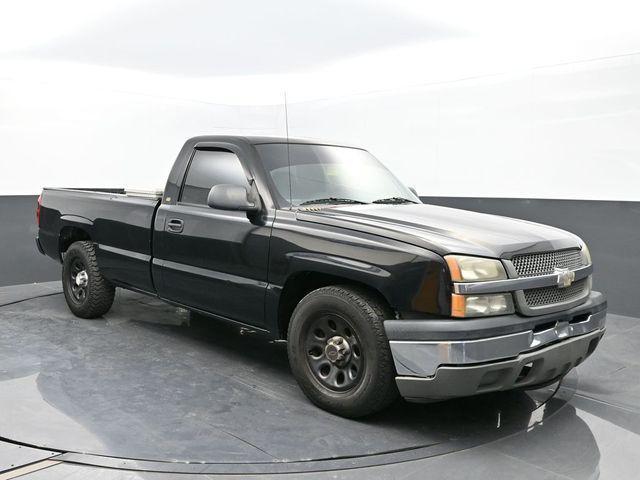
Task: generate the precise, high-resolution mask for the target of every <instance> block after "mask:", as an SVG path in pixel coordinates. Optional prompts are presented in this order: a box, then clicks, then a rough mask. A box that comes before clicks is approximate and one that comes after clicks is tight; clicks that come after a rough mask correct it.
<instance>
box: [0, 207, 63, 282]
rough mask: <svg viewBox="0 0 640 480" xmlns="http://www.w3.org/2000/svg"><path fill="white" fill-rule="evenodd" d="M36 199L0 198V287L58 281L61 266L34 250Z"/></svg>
mask: <svg viewBox="0 0 640 480" xmlns="http://www.w3.org/2000/svg"><path fill="white" fill-rule="evenodd" d="M37 199H38V197H37V196H32V195H24V196H23V195H20V196H2V197H0V286H5V285H18V284H21V283H32V282H46V281H49V280H58V279H59V278H60V265H59V264H57V263H56V262H55V261H54V260H52V259H50V258H49V257H45V256H43V255H40V253H39V252H38V250H37V249H36V243H35V238H36V231H37V226H36V203H37Z"/></svg>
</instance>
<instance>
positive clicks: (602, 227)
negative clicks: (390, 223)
mask: <svg viewBox="0 0 640 480" xmlns="http://www.w3.org/2000/svg"><path fill="white" fill-rule="evenodd" d="M36 199H37V197H36V196H3V197H0V221H1V222H2V230H1V232H2V233H1V235H0V286H3V285H14V284H21V283H31V282H44V281H49V280H56V279H58V278H59V277H60V266H59V265H58V264H57V263H56V262H54V261H53V260H51V259H50V258H48V257H44V256H42V255H40V254H39V253H38V251H37V250H36V247H35V243H34V238H35V234H36V224H35V205H36ZM422 199H423V201H424V202H425V203H433V204H437V205H446V206H450V207H455V208H464V209H467V210H475V211H478V212H486V213H495V214H498V215H506V216H510V217H517V218H523V219H526V220H531V221H534V222H540V223H546V224H548V225H553V226H556V227H560V228H563V229H565V230H570V231H572V232H574V233H576V234H578V235H580V236H581V237H582V238H583V239H584V240H585V241H586V242H587V244H588V245H589V248H590V250H591V255H592V257H593V261H594V264H595V276H594V287H595V288H597V289H599V290H602V291H604V292H606V293H607V296H608V297H609V309H610V311H612V312H614V313H618V314H622V315H630V316H637V314H638V311H640V293H639V292H637V288H638V286H639V285H638V284H639V283H640V202H606V201H582V200H523V199H504V198H452V197H422Z"/></svg>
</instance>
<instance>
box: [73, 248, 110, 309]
mask: <svg viewBox="0 0 640 480" xmlns="http://www.w3.org/2000/svg"><path fill="white" fill-rule="evenodd" d="M82 272H85V273H84V274H83V273H82ZM78 275H81V279H80V280H77V279H78ZM81 280H84V281H81ZM82 284H84V287H82V286H81V285H82ZM62 288H63V290H64V298H65V299H66V301H67V305H68V306H69V309H70V310H71V311H72V312H73V314H74V315H75V316H76V317H80V318H98V317H101V316H102V315H104V314H105V313H107V312H108V311H109V309H110V308H111V305H112V304H113V299H114V296H115V292H116V289H115V287H114V286H113V285H112V284H111V283H109V281H108V280H107V279H106V278H104V277H103V276H102V273H101V272H100V268H99V267H98V262H97V260H96V251H95V247H94V245H93V243H92V242H89V241H81V242H75V243H73V244H71V246H70V247H69V249H68V250H67V252H66V253H65V255H64V260H63V262H62Z"/></svg>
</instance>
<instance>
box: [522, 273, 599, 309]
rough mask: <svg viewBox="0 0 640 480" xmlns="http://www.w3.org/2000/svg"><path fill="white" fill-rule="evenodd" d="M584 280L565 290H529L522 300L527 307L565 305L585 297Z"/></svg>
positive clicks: (553, 287)
mask: <svg viewBox="0 0 640 480" xmlns="http://www.w3.org/2000/svg"><path fill="white" fill-rule="evenodd" d="M588 288H589V287H588V282H587V279H586V278H583V279H581V280H578V281H577V282H574V283H573V284H572V285H570V286H568V287H567V288H558V287H556V286H555V285H554V286H551V287H542V288H531V289H529V290H525V291H524V298H525V300H526V302H527V305H528V306H529V307H542V306H546V305H554V304H557V303H566V302H570V301H572V300H577V299H579V298H581V297H583V296H586V294H587V293H588V292H586V290H587V289H588Z"/></svg>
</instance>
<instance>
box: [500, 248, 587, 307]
mask: <svg viewBox="0 0 640 480" xmlns="http://www.w3.org/2000/svg"><path fill="white" fill-rule="evenodd" d="M511 264H512V265H513V273H515V275H517V276H518V277H535V276H539V275H551V274H553V273H554V270H555V269H556V268H567V269H569V270H576V269H578V268H580V267H583V266H584V265H585V263H584V261H583V257H582V252H580V249H578V248H571V249H566V250H556V251H553V252H542V253H531V254H525V255H516V256H514V257H513V258H512V259H511ZM588 295H589V281H588V278H583V279H581V280H578V281H576V282H574V283H573V284H572V285H570V286H568V287H567V288H560V287H558V286H556V285H553V286H550V287H541V288H531V289H529V290H524V291H522V292H520V293H519V294H517V295H516V301H517V304H518V305H519V309H520V311H521V312H523V313H525V314H529V315H535V314H539V313H544V312H545V311H547V310H549V309H553V308H555V307H556V306H557V305H564V304H568V303H571V302H572V301H579V300H580V299H583V298H586V297H587V296H588ZM545 307H548V308H545ZM531 309H535V310H531Z"/></svg>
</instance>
